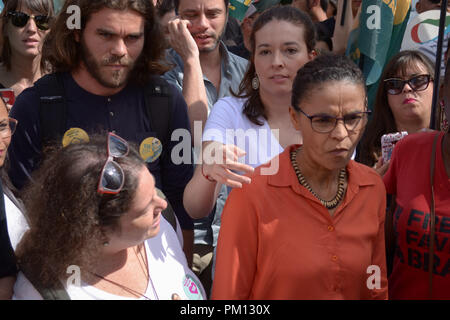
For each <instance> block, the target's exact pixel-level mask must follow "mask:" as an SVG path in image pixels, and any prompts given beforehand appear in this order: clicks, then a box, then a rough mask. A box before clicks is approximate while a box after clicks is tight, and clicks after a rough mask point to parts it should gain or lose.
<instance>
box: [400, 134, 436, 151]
mask: <svg viewBox="0 0 450 320" xmlns="http://www.w3.org/2000/svg"><path fill="white" fill-rule="evenodd" d="M438 133H439V132H438V131H425V132H417V133H413V134H408V135H407V136H406V137H404V138H403V139H402V140H400V141H399V142H397V143H396V144H395V149H397V153H408V154H416V153H422V152H428V150H429V149H431V145H432V143H433V138H434V136H435V135H436V134H438ZM439 134H443V133H439Z"/></svg>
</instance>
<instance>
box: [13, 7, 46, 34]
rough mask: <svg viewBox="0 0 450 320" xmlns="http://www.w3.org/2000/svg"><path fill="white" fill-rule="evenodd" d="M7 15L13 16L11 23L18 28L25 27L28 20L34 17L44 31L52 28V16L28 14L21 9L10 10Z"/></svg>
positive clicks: (37, 24)
mask: <svg viewBox="0 0 450 320" xmlns="http://www.w3.org/2000/svg"><path fill="white" fill-rule="evenodd" d="M7 17H10V18H11V23H12V24H13V26H15V27H18V28H23V27H25V26H26V24H27V23H28V20H29V19H30V18H32V19H33V20H34V22H35V23H36V26H37V27H38V28H39V29H40V30H43V31H46V30H48V29H49V28H50V25H49V23H50V17H48V16H45V15H38V16H35V15H33V14H32V15H31V16H30V15H28V14H26V13H24V12H21V11H9V12H8V14H7Z"/></svg>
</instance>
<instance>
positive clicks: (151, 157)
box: [139, 137, 163, 163]
mask: <svg viewBox="0 0 450 320" xmlns="http://www.w3.org/2000/svg"><path fill="white" fill-rule="evenodd" d="M162 148H163V147H162V144H161V141H159V139H158V138H155V137H150V138H146V139H144V141H142V143H141V146H140V147H139V153H140V155H141V158H142V159H144V161H145V162H147V163H151V162H153V161H155V160H156V159H158V158H159V157H160V156H161V152H162Z"/></svg>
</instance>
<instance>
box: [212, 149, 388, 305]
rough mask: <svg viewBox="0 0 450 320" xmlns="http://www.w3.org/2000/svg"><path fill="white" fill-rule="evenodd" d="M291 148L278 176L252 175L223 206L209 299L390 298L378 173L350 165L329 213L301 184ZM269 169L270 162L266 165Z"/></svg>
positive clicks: (382, 194) (383, 200) (282, 159)
mask: <svg viewBox="0 0 450 320" xmlns="http://www.w3.org/2000/svg"><path fill="white" fill-rule="evenodd" d="M297 147H298V146H295V145H294V146H290V147H289V148H286V149H285V151H284V152H283V153H282V154H280V155H279V170H278V172H277V173H276V174H275V175H261V174H260V172H261V167H264V166H261V167H259V168H258V169H257V170H255V173H254V176H253V177H252V183H251V184H249V185H245V186H244V187H243V188H242V189H234V190H233V191H232V192H231V194H230V196H229V197H228V200H227V203H226V205H225V208H224V211H223V215H222V223H221V229H220V233H219V242H218V246H217V260H216V269H215V276H214V283H213V292H212V298H213V299H387V279H386V260H385V246H384V219H385V210H386V209H385V208H386V191H385V188H384V184H383V181H382V180H381V178H380V177H379V175H378V174H377V173H376V172H375V171H374V170H372V169H371V168H369V167H366V166H364V165H361V164H358V163H356V162H354V161H350V162H349V164H348V165H347V173H348V175H347V177H348V186H347V191H346V194H345V197H344V199H343V200H342V201H341V203H340V204H339V206H338V207H337V209H336V211H335V213H334V215H333V216H331V215H330V214H329V212H328V210H327V209H326V208H325V207H324V206H323V205H322V204H321V203H320V201H319V200H318V199H317V198H315V197H314V196H313V195H312V194H311V193H310V192H309V191H308V190H307V189H306V188H304V187H303V186H302V185H300V184H299V182H298V179H297V176H296V175H295V172H294V169H293V167H292V164H291V162H290V157H289V153H290V151H291V150H293V149H294V148H297ZM265 166H267V165H265Z"/></svg>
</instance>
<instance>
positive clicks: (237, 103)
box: [212, 96, 245, 113]
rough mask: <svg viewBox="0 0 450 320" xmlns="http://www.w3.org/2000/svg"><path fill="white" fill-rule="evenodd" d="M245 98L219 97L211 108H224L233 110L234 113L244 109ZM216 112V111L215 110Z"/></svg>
mask: <svg viewBox="0 0 450 320" xmlns="http://www.w3.org/2000/svg"><path fill="white" fill-rule="evenodd" d="M244 103H245V99H243V98H239V97H235V96H227V97H223V98H220V99H219V100H217V101H216V103H215V104H214V106H213V108H212V110H214V109H216V107H217V109H216V110H218V109H224V110H226V111H234V112H235V113H242V111H243V110H244ZM216 112H217V111H216Z"/></svg>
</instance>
